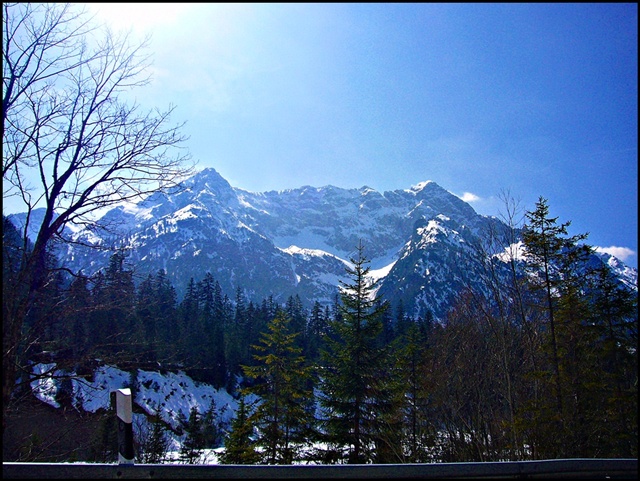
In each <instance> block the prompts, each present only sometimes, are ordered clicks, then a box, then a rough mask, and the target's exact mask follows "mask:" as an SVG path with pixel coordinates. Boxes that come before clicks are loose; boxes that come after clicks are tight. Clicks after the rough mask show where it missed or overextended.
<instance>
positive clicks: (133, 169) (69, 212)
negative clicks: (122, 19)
mask: <svg viewBox="0 0 640 481" xmlns="http://www.w3.org/2000/svg"><path fill="white" fill-rule="evenodd" d="M3 10H4V11H3V32H2V33H3V50H2V57H3V66H2V81H3V92H2V95H3V98H2V107H3V108H2V157H3V164H2V173H3V201H7V200H11V201H14V202H15V201H16V200H18V201H20V202H21V205H23V206H24V212H26V220H25V222H24V225H23V226H21V228H22V232H21V234H22V240H23V242H24V245H23V246H22V248H21V249H15V250H14V251H12V252H19V254H20V258H19V259H14V261H15V262H14V264H12V265H13V266H16V268H15V269H14V271H12V272H11V275H10V281H11V282H10V285H8V286H5V285H4V284H6V282H3V353H2V354H3V358H2V365H3V386H2V390H3V393H2V394H3V430H4V424H5V423H4V419H5V407H6V406H7V404H8V401H9V400H10V396H11V391H12V389H13V386H14V383H15V376H16V373H17V372H18V370H19V368H20V366H19V363H18V358H19V354H20V353H19V346H20V336H21V332H22V329H23V322H24V319H25V315H26V313H27V311H28V310H29V307H30V305H31V304H32V302H33V298H34V295H35V294H36V293H37V292H38V291H39V290H40V289H42V288H43V287H44V286H45V285H46V283H47V280H48V279H49V277H50V276H49V273H48V271H47V268H46V265H47V263H46V262H45V261H46V256H47V249H48V247H49V246H50V245H51V243H52V242H54V241H58V240H60V241H62V242H69V240H68V239H64V238H63V237H62V232H63V230H64V228H65V227H66V226H69V225H70V224H74V225H76V226H93V227H95V226H96V221H95V218H96V215H95V214H96V213H97V212H98V211H100V210H101V209H104V208H107V207H109V206H112V205H114V204H116V203H119V202H122V201H127V200H131V201H133V200H137V199H140V198H142V197H144V196H146V195H147V194H150V193H152V192H158V191H167V190H168V189H171V188H175V187H177V186H178V185H179V183H180V181H181V180H182V179H184V178H185V177H186V176H187V175H189V174H191V173H192V172H193V166H192V165H191V164H190V162H189V160H190V156H189V154H188V152H185V151H182V150H180V148H181V144H182V143H183V142H184V141H185V140H186V137H185V136H184V135H182V134H181V132H180V131H181V128H182V124H178V125H170V123H169V122H170V116H171V114H172V112H173V110H174V107H172V106H169V108H168V109H167V110H166V111H161V110H152V111H143V109H141V107H140V106H139V105H137V104H135V103H133V104H131V103H126V102H124V101H123V100H122V93H123V92H126V91H128V90H130V89H133V88H135V87H139V86H143V85H145V84H147V83H148V82H149V77H148V76H147V74H146V72H147V67H148V66H149V58H148V57H147V56H145V55H144V50H145V48H146V47H147V43H146V41H144V42H141V43H139V44H134V43H132V41H131V37H130V35H128V34H121V35H120V34H119V35H116V34H113V33H112V32H110V31H109V30H107V29H102V28H98V27H94V26H93V24H92V19H91V18H89V17H88V16H87V14H86V12H84V11H76V10H74V8H73V7H72V6H71V5H70V4H34V3H5V4H3ZM37 208H42V209H43V212H44V215H43V216H42V217H40V216H38V219H37V221H36V220H34V219H35V216H33V213H34V210H35V209H37ZM28 232H31V233H34V234H33V238H34V241H33V244H32V245H29V243H28V240H27V237H28V236H27V233H28ZM4 241H5V239H4V230H3V244H4ZM4 251H5V252H6V249H4ZM3 280H4V281H6V280H7V279H3Z"/></svg>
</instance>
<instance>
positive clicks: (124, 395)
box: [116, 388, 134, 464]
mask: <svg viewBox="0 0 640 481" xmlns="http://www.w3.org/2000/svg"><path fill="white" fill-rule="evenodd" d="M132 413H133V410H132V403H131V389H129V388H126V389H118V390H117V391H116V414H117V416H118V464H133V457H134V453H133V414H132Z"/></svg>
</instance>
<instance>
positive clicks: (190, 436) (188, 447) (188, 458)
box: [180, 406, 205, 464]
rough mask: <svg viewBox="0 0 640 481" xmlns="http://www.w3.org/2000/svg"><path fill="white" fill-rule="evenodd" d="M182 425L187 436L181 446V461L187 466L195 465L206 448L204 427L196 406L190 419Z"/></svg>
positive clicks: (190, 413) (192, 409)
mask: <svg viewBox="0 0 640 481" xmlns="http://www.w3.org/2000/svg"><path fill="white" fill-rule="evenodd" d="M182 424H183V429H184V432H185V433H186V436H185V438H184V440H183V441H182V445H181V446H180V459H181V460H182V461H184V462H185V463H186V464H195V463H196V461H197V460H198V459H199V458H200V455H201V454H202V451H203V450H204V447H205V440H204V429H203V428H204V425H203V421H202V416H201V415H200V413H199V412H198V408H197V407H196V406H193V407H192V408H191V411H190V412H189V419H188V420H187V421H186V422H185V421H183V422H182Z"/></svg>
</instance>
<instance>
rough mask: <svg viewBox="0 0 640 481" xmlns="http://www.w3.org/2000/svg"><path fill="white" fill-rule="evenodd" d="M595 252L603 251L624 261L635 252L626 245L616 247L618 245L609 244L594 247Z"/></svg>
mask: <svg viewBox="0 0 640 481" xmlns="http://www.w3.org/2000/svg"><path fill="white" fill-rule="evenodd" d="M595 250H596V251H597V252H604V253H606V254H610V255H612V256H614V257H617V258H618V259H620V260H621V261H623V262H624V261H626V260H627V259H628V258H629V257H632V256H635V255H636V252H635V251H634V250H632V249H629V248H628V247H618V246H609V247H597V246H596V247H595Z"/></svg>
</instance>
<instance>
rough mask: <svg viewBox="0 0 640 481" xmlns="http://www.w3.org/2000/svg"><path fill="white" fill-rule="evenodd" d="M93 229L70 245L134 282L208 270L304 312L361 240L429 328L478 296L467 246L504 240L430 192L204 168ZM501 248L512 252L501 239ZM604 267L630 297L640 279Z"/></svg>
mask: <svg viewBox="0 0 640 481" xmlns="http://www.w3.org/2000/svg"><path fill="white" fill-rule="evenodd" d="M100 224H106V225H109V226H110V228H111V231H110V232H107V231H95V230H94V231H92V232H83V231H80V232H77V233H74V234H73V236H74V237H75V238H76V239H83V240H85V241H90V242H94V243H98V244H100V245H102V246H117V247H120V248H124V249H126V250H127V251H128V253H129V257H128V260H129V262H130V263H131V265H133V266H135V269H136V273H137V274H139V275H140V276H146V275H147V274H148V273H155V272H157V270H158V269H165V270H166V271H167V275H168V277H169V279H170V280H171V281H172V283H173V284H174V286H175V287H176V289H177V291H178V293H179V295H181V294H182V293H183V292H184V289H185V288H186V285H187V284H188V282H189V280H190V279H191V278H193V279H194V280H195V281H196V282H197V281H199V280H201V279H202V278H203V277H204V275H205V273H206V272H207V271H209V272H211V274H212V275H213V276H214V278H215V279H216V280H218V282H219V283H220V285H221V287H222V289H223V291H224V292H226V293H227V294H228V295H229V296H230V297H231V298H233V296H234V293H235V291H236V289H237V288H238V287H240V288H242V289H244V291H245V294H246V295H247V297H248V298H249V299H252V300H254V301H259V300H261V299H264V298H266V297H269V296H270V295H273V296H274V299H275V300H276V301H278V302H284V301H285V300H286V299H287V298H288V296H290V295H299V296H300V298H301V300H302V301H303V303H305V304H306V305H307V306H309V305H310V304H311V303H312V302H313V301H316V300H317V301H319V302H321V303H330V302H333V299H334V298H335V295H336V294H337V293H338V285H339V280H340V279H344V278H345V267H346V266H348V265H349V258H350V257H351V256H352V255H354V253H355V248H356V246H357V245H358V243H359V242H360V241H362V243H363V245H364V247H365V251H364V253H365V255H366V257H367V258H368V259H370V261H371V263H370V267H371V269H372V271H371V275H372V276H373V277H375V278H377V279H378V280H379V291H378V292H379V293H380V294H381V295H383V296H384V297H385V299H388V300H391V301H392V302H394V303H396V302H399V301H402V303H403V306H404V308H405V310H406V312H407V313H410V314H412V315H425V313H426V312H427V311H431V313H432V314H433V315H434V316H435V317H436V318H443V317H444V315H445V314H446V311H447V309H448V308H449V307H450V306H451V304H452V301H453V300H454V299H455V297H456V295H457V294H458V293H459V292H460V290H461V289H462V288H463V287H465V286H471V287H479V284H478V278H479V275H478V272H479V271H478V269H480V268H481V267H480V265H479V264H478V261H477V259H476V258H475V256H474V247H473V246H474V245H477V244H479V243H481V240H482V236H483V235H484V233H485V232H488V231H489V230H491V231H492V232H494V233H497V234H498V235H501V234H500V233H501V232H504V231H505V227H506V226H505V225H504V224H503V223H502V222H501V221H500V220H499V219H496V218H494V217H487V216H483V215H479V214H478V213H476V212H475V210H474V209H473V208H472V207H471V206H470V205H469V204H468V203H466V202H464V201H463V200H461V199H460V198H458V197H457V196H455V195H453V194H451V193H450V192H448V191H447V190H445V189H443V188H442V187H440V186H439V185H438V184H436V183H435V182H431V181H427V182H421V183H419V184H417V185H415V186H413V187H411V188H409V189H405V190H394V191H387V192H384V193H380V192H378V191H376V190H374V189H372V188H370V187H367V186H364V187H362V188H359V189H343V188H338V187H334V186H325V187H311V186H303V187H301V188H298V189H288V190H283V191H269V192H263V193H254V192H248V191H245V190H242V189H239V188H235V187H232V186H231V185H230V184H229V183H228V182H227V181H226V180H225V179H224V178H223V177H222V176H221V175H220V174H219V173H218V172H217V171H216V170H215V169H211V168H210V169H205V170H203V171H201V172H199V173H197V174H196V175H194V176H193V177H191V178H189V179H187V180H186V181H185V182H184V183H183V184H182V188H181V189H179V190H177V191H176V192H174V193H173V194H169V195H164V194H153V195H151V196H149V197H148V198H147V199H145V200H143V201H141V202H139V203H138V204H126V205H121V206H118V207H115V208H113V209H111V210H110V211H108V212H107V213H106V214H105V215H104V216H103V217H102V219H101V222H100ZM501 241H502V244H504V245H506V244H507V238H506V237H504V238H503V239H501ZM487 254H488V255H497V254H499V252H488V253H487ZM109 255H110V253H109V252H108V251H106V252H96V251H95V250H87V249H83V248H82V247H80V246H69V247H68V248H67V249H65V251H64V252H63V253H62V262H63V263H64V264H65V265H66V266H67V267H70V268H71V269H73V270H75V271H78V270H82V271H83V272H84V273H85V274H92V273H93V272H94V271H96V270H98V269H100V268H103V267H105V266H106V265H107V264H108V257H109ZM599 258H601V259H602V260H603V261H605V262H609V263H610V264H611V265H612V267H613V268H614V270H615V271H616V272H617V273H618V274H619V275H620V276H623V277H624V278H625V281H626V282H628V283H632V284H634V285H636V286H637V271H636V270H635V269H631V268H629V267H627V266H625V265H624V264H623V263H621V262H620V261H619V260H617V259H615V258H612V257H611V256H607V255H601V256H600V257H599Z"/></svg>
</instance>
